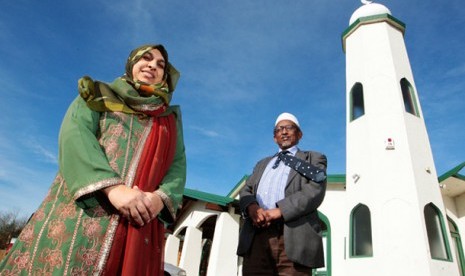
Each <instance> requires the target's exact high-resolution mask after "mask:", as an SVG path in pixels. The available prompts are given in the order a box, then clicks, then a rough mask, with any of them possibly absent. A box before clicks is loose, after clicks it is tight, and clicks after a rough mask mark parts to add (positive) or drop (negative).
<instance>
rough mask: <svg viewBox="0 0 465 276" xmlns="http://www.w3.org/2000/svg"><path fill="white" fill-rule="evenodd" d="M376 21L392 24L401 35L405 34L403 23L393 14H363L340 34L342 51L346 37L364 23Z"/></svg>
mask: <svg viewBox="0 0 465 276" xmlns="http://www.w3.org/2000/svg"><path fill="white" fill-rule="evenodd" d="M378 22H386V23H388V24H389V25H391V26H393V27H394V28H396V29H398V30H399V31H401V32H402V35H404V34H405V24H404V23H403V22H402V21H400V20H399V19H397V18H395V17H394V16H392V15H390V14H388V13H385V14H378V15H372V16H365V17H360V18H359V19H357V20H355V22H354V23H352V24H351V25H350V26H349V27H348V28H347V29H346V30H345V31H344V32H343V33H342V35H341V39H342V51H344V53H345V52H346V38H347V37H349V36H350V35H351V34H352V33H353V32H355V30H356V29H357V28H358V27H360V26H362V25H366V24H372V23H378Z"/></svg>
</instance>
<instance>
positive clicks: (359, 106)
mask: <svg viewBox="0 0 465 276" xmlns="http://www.w3.org/2000/svg"><path fill="white" fill-rule="evenodd" d="M363 115H365V103H364V98H363V85H362V84H361V83H359V82H356V83H355V84H354V85H353V86H352V89H350V121H351V122H352V121H354V120H356V119H358V118H360V117H362V116H363Z"/></svg>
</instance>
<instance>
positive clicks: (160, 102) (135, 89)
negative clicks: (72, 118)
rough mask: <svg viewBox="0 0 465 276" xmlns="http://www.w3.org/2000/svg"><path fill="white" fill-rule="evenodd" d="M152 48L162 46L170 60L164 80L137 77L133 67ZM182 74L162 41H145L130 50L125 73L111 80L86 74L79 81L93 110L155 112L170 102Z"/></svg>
mask: <svg viewBox="0 0 465 276" xmlns="http://www.w3.org/2000/svg"><path fill="white" fill-rule="evenodd" d="M152 49H157V50H159V51H160V53H161V54H162V56H163V58H164V59H165V62H166V67H165V73H164V77H163V80H162V82H161V83H157V84H152V85H149V84H147V83H143V82H139V81H134V79H133V76H132V67H133V66H134V64H135V63H137V61H139V59H140V58H141V57H142V56H143V55H144V54H145V53H146V52H148V51H150V50H152ZM179 76H180V74H179V72H178V71H177V70H176V68H174V66H173V65H171V63H169V62H168V53H167V52H166V50H165V48H164V47H163V46H162V45H160V44H154V45H143V46H140V47H138V48H136V49H134V50H133V51H131V53H130V54H129V57H128V60H127V62H126V73H125V75H123V76H122V77H120V78H117V79H116V80H115V81H114V82H113V83H111V84H106V83H103V82H99V81H94V80H92V79H91V78H90V77H88V76H84V77H82V78H81V79H79V81H78V89H79V93H80V95H81V97H82V98H83V99H84V100H85V101H86V102H87V105H88V106H89V108H91V109H92V110H95V111H99V112H103V111H120V112H124V113H145V114H149V115H152V116H154V115H156V114H159V113H160V112H162V111H164V110H165V109H166V107H167V106H168V105H169V103H170V101H171V97H172V94H173V91H174V89H175V88H176V83H177V81H178V79H179Z"/></svg>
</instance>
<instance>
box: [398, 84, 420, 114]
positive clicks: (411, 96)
mask: <svg viewBox="0 0 465 276" xmlns="http://www.w3.org/2000/svg"><path fill="white" fill-rule="evenodd" d="M400 88H401V89H402V98H403V99H404V107H405V111H406V112H408V113H410V114H413V115H415V116H420V114H419V113H418V106H417V101H416V97H415V92H414V91H413V87H412V85H411V84H410V82H409V81H408V80H407V79H406V78H402V79H401V80H400Z"/></svg>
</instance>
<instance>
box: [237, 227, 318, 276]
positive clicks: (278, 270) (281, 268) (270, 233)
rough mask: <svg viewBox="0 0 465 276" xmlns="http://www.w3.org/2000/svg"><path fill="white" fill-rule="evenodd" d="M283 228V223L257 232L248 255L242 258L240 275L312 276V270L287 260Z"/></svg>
mask: <svg viewBox="0 0 465 276" xmlns="http://www.w3.org/2000/svg"><path fill="white" fill-rule="evenodd" d="M283 228H284V225H283V223H282V222H279V223H273V224H271V225H270V226H269V227H268V228H264V229H260V230H259V231H257V233H256V234H255V237H254V240H253V243H252V246H251V248H250V250H249V252H248V254H247V255H245V256H244V261H243V265H242V275H244V276H259V275H263V276H272V275H279V276H304V275H312V268H310V267H306V266H303V265H300V264H297V263H294V262H292V261H291V260H289V259H288V258H287V255H286V252H285V250H284V235H283Z"/></svg>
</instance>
